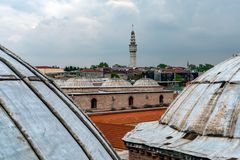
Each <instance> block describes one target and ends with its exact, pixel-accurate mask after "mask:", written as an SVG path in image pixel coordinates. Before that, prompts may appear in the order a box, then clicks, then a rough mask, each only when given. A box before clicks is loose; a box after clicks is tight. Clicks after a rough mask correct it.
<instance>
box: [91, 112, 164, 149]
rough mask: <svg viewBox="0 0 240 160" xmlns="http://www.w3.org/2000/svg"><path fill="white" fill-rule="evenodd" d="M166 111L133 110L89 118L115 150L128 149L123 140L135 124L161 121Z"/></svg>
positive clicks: (94, 115)
mask: <svg viewBox="0 0 240 160" xmlns="http://www.w3.org/2000/svg"><path fill="white" fill-rule="evenodd" d="M165 111H166V108H158V109H152V110H149V109H148V110H141V111H138V110H132V111H129V112H118V113H106V114H93V115H89V117H90V118H91V120H92V121H93V122H94V123H95V124H96V126H97V127H98V128H99V129H100V131H101V132H102V133H103V135H104V136H105V137H106V139H107V140H108V141H109V142H110V143H111V144H112V146H113V147H114V148H119V149H126V147H125V146H124V143H123V141H122V138H123V136H124V135H125V134H126V133H127V132H129V131H131V130H132V129H134V125H135V124H137V123H140V122H147V121H156V120H159V119H160V117H161V116H162V115H163V113H164V112H165ZM131 124H133V125H131Z"/></svg>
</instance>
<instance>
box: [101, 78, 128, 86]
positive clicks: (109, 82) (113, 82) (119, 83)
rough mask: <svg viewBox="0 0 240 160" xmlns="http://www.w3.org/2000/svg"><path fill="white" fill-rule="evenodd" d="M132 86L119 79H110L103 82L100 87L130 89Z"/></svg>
mask: <svg viewBox="0 0 240 160" xmlns="http://www.w3.org/2000/svg"><path fill="white" fill-rule="evenodd" d="M131 86H132V84H131V83H130V82H128V81H126V80H123V79H120V78H112V79H108V80H106V81H105V82H103V84H102V87H131Z"/></svg>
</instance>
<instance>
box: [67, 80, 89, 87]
mask: <svg viewBox="0 0 240 160" xmlns="http://www.w3.org/2000/svg"><path fill="white" fill-rule="evenodd" d="M65 86H67V87H93V83H92V82H91V81H90V80H89V79H86V78H69V79H68V80H67V81H66V82H65Z"/></svg>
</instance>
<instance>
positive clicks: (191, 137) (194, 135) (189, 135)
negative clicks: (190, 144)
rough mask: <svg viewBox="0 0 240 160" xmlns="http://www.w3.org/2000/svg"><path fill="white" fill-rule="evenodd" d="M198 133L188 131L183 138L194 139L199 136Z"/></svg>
mask: <svg viewBox="0 0 240 160" xmlns="http://www.w3.org/2000/svg"><path fill="white" fill-rule="evenodd" d="M197 136H198V135H197V134H196V133H186V134H185V135H184V136H183V139H187V140H191V141H192V140H194V139H195V138H197Z"/></svg>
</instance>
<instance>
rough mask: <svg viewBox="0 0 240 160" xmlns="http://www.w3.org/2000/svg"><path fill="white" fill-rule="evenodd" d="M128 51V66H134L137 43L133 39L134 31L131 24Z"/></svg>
mask: <svg viewBox="0 0 240 160" xmlns="http://www.w3.org/2000/svg"><path fill="white" fill-rule="evenodd" d="M129 52H130V67H133V68H135V67H136V53H137V44H136V39H135V33H134V30H133V25H132V32H131V39H130V44H129Z"/></svg>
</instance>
